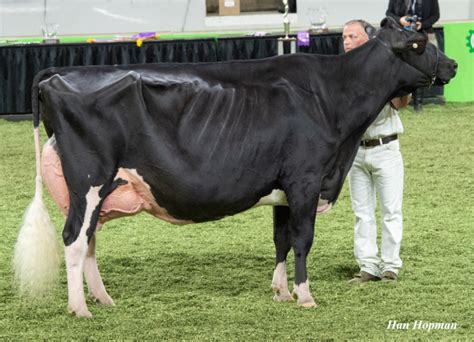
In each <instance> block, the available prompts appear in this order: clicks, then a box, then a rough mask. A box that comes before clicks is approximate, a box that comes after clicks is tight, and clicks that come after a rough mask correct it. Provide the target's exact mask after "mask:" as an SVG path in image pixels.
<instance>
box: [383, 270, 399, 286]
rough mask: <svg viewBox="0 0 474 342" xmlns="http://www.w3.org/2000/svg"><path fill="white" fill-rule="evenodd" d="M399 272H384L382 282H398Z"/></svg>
mask: <svg viewBox="0 0 474 342" xmlns="http://www.w3.org/2000/svg"><path fill="white" fill-rule="evenodd" d="M397 278H398V276H397V274H396V273H394V272H392V271H385V272H384V273H383V274H382V282H384V283H396V282H397Z"/></svg>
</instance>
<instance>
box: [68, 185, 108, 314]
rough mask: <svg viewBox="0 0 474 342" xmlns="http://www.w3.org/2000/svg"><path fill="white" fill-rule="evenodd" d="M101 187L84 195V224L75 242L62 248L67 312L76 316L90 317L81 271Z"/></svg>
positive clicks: (92, 188) (91, 189)
mask: <svg viewBox="0 0 474 342" xmlns="http://www.w3.org/2000/svg"><path fill="white" fill-rule="evenodd" d="M101 188H102V185H101V186H95V187H91V188H90V189H89V192H88V193H87V195H86V212H85V214H84V221H83V222H84V223H83V225H82V227H81V230H80V232H79V236H78V237H77V239H76V241H74V242H73V243H72V244H71V245H69V246H66V247H65V248H64V251H65V256H66V268H67V287H68V297H69V301H68V302H69V303H68V310H69V312H71V313H72V312H74V313H75V314H76V315H77V316H81V317H92V314H91V313H90V312H89V310H88V309H87V305H86V299H85V296H84V285H83V277H82V274H83V269H84V259H85V257H86V253H87V249H88V248H87V235H86V231H87V229H88V228H89V227H90V225H91V219H92V214H93V212H94V210H95V209H96V208H97V206H98V205H99V202H100V196H99V191H100V189H101Z"/></svg>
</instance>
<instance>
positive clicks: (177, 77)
mask: <svg viewBox="0 0 474 342" xmlns="http://www.w3.org/2000/svg"><path fill="white" fill-rule="evenodd" d="M381 26H382V29H381V30H380V31H379V32H378V34H377V36H376V38H374V39H372V40H371V41H369V42H368V43H366V44H365V45H363V46H361V47H359V48H357V49H355V50H353V51H351V52H349V53H347V54H345V55H343V56H318V55H309V54H294V55H287V56H280V57H274V58H268V59H263V60H252V61H235V62H220V63H199V64H147V65H130V66H95V67H75V68H53V69H48V70H46V71H44V72H42V73H40V74H39V75H38V76H37V77H36V78H35V83H34V88H33V107H34V133H35V146H36V156H37V170H38V171H37V172H38V176H37V182H36V196H35V200H34V201H33V204H32V207H30V210H29V213H28V214H27V215H26V217H25V224H24V227H23V228H22V230H21V231H20V234H19V238H18V242H17V246H16V251H15V264H16V275H17V278H18V279H19V281H20V285H21V287H22V289H23V290H24V291H26V292H29V293H35V291H40V290H41V289H42V287H44V286H48V285H47V284H48V283H47V282H45V281H44V278H45V277H48V276H50V275H51V274H52V273H53V272H55V271H53V270H55V269H56V268H55V267H54V263H55V262H57V258H55V257H54V253H49V252H48V253H47V255H45V256H42V257H31V255H33V254H34V253H35V251H34V250H35V249H38V250H40V251H50V250H52V245H54V236H53V235H51V234H50V233H48V231H47V229H48V227H50V223H49V222H48V218H47V212H46V211H45V210H44V206H43V204H42V202H41V187H42V176H41V172H40V170H41V169H42V174H43V177H44V179H45V182H46V185H47V186H48V189H49V191H50V193H51V194H52V196H53V199H54V200H55V202H56V203H57V204H58V206H60V208H61V210H63V212H64V213H65V214H66V215H67V220H66V223H65V226H64V231H63V240H64V244H65V258H66V266H67V281H68V294H69V305H68V309H69V311H70V312H74V313H75V314H76V315H78V316H91V314H90V312H89V310H88V308H87V306H86V302H85V297H84V290H83V274H84V275H85V278H86V281H87V283H88V286H89V290H90V292H91V295H92V296H93V297H95V298H96V299H98V300H99V302H101V303H103V304H113V301H112V299H111V298H110V297H109V295H108V294H107V292H106V290H105V288H104V285H103V283H102V280H101V277H100V275H99V271H98V268H97V263H96V258H95V234H96V230H97V228H98V227H100V226H101V224H103V223H104V222H105V221H107V220H110V219H113V218H116V217H119V216H123V215H131V214H135V213H137V212H140V211H143V210H144V211H147V212H149V213H151V214H153V215H155V216H157V217H159V218H162V219H164V220H167V221H169V222H172V223H176V224H184V223H192V222H204V221H210V220H217V219H220V218H222V217H224V216H228V215H234V214H237V213H239V212H242V211H244V210H247V209H249V208H252V207H254V206H255V205H257V204H269V205H273V206H274V242H275V247H276V267H275V271H274V276H273V282H272V286H273V289H274V291H275V292H276V295H275V299H276V300H279V301H284V300H290V299H291V298H292V296H291V295H290V292H289V290H288V284H287V276H286V267H285V260H286V257H287V254H288V252H289V250H290V249H291V248H293V251H294V255H295V264H296V266H295V280H294V295H295V296H296V297H297V298H298V304H299V305H301V306H305V307H311V306H315V302H314V300H313V297H312V296H311V293H310V290H309V282H308V276H307V273H306V257H307V255H308V253H309V250H310V248H311V245H312V241H313V235H314V223H315V217H316V213H317V211H326V210H328V209H329V208H330V206H331V205H332V204H333V203H334V202H335V201H336V199H337V197H338V195H339V193H340V191H341V187H342V184H343V182H344V179H345V177H346V175H347V172H348V170H349V168H350V166H351V164H352V162H353V159H354V156H355V153H356V150H357V147H358V145H359V143H360V139H361V136H362V134H363V133H364V131H365V130H366V128H367V127H368V126H369V125H370V123H371V122H372V121H373V120H374V119H375V118H376V116H377V114H378V113H379V112H380V110H381V109H382V107H383V106H384V105H385V104H386V103H387V102H388V101H389V100H390V99H391V98H393V97H395V96H400V95H402V94H406V93H409V92H411V91H413V90H414V89H415V88H417V87H422V86H426V85H429V84H432V83H435V84H444V83H446V82H448V81H449V80H450V79H451V78H452V77H454V75H455V72H456V63H455V62H454V61H453V60H450V59H448V58H447V57H446V56H444V55H443V54H442V53H441V52H440V51H438V50H437V49H436V48H435V47H434V46H433V45H431V44H428V43H427V40H426V37H425V36H424V35H422V34H420V33H415V32H408V31H404V30H402V29H401V28H400V27H399V26H398V25H397V23H395V22H394V21H393V20H392V19H384V20H383V21H382V24H381ZM39 104H40V106H39ZM39 107H40V108H39ZM39 109H41V110H39ZM40 112H41V117H42V120H43V122H44V126H45V128H46V132H47V134H48V136H49V137H50V139H49V140H48V142H47V144H46V145H45V148H44V152H43V158H42V160H41V159H40V151H39V149H40V143H39V127H38V126H39V113H40ZM38 227H40V228H38ZM49 229H52V230H53V231H54V229H53V228H49ZM30 234H36V237H32V236H30ZM48 234H50V235H48ZM47 236H50V237H51V238H50V239H49V240H48V239H47V238H46V237H47ZM41 242H43V243H44V244H45V245H46V246H43V245H41V244H40V243H41ZM52 255H53V256H52ZM48 260H49V261H50V263H51V264H52V265H53V266H51V265H50V264H48ZM45 265H46V266H45ZM40 273H42V274H40Z"/></svg>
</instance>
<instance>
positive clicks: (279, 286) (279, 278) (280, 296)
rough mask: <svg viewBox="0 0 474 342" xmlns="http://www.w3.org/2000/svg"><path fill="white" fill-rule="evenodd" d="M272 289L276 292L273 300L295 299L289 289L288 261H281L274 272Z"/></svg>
mask: <svg viewBox="0 0 474 342" xmlns="http://www.w3.org/2000/svg"><path fill="white" fill-rule="evenodd" d="M272 289H273V291H274V292H275V296H273V300H274V301H276V302H285V301H289V300H293V297H292V296H291V294H290V291H289V290H288V278H287V276H286V262H285V261H282V262H279V263H278V264H277V265H276V267H275V271H274V272H273V280H272Z"/></svg>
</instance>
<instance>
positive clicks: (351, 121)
mask: <svg viewBox="0 0 474 342" xmlns="http://www.w3.org/2000/svg"><path fill="white" fill-rule="evenodd" d="M337 63H338V71H337V74H338V75H340V76H339V77H341V79H340V80H339V82H334V89H333V91H331V93H330V95H329V96H330V97H331V103H332V106H333V108H335V112H336V113H335V114H336V117H337V121H338V130H339V133H340V135H341V137H343V138H345V137H347V136H348V135H350V134H354V132H358V133H359V134H360V135H362V134H363V133H364V132H365V130H366V129H367V128H368V127H369V125H370V124H371V123H372V122H373V121H374V120H375V118H376V117H377V115H378V114H379V113H380V111H381V110H382V108H383V107H384V106H385V104H386V103H387V102H388V101H389V100H390V98H392V96H393V94H395V93H396V91H397V90H399V89H400V88H401V85H402V84H403V83H404V82H403V81H402V79H401V78H402V76H401V75H402V74H404V73H402V69H403V67H404V65H403V64H404V63H403V62H402V61H401V60H400V59H398V58H397V57H396V56H395V55H394V54H393V53H391V51H389V50H388V49H387V48H386V47H384V46H383V45H382V44H380V43H378V42H377V41H375V40H372V41H369V42H368V43H366V44H365V45H364V46H362V47H361V48H359V49H357V51H354V52H353V53H351V54H346V55H343V56H340V57H339V58H338V59H337ZM341 85H342V91H341ZM330 86H332V85H330Z"/></svg>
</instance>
